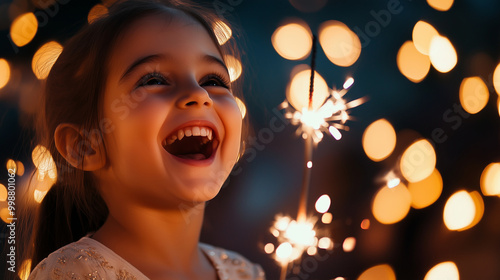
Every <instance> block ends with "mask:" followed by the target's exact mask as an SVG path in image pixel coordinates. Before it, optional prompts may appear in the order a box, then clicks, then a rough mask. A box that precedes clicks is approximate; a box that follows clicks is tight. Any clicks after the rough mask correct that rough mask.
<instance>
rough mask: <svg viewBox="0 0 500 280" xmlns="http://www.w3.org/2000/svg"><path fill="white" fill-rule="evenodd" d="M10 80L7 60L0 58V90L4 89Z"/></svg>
mask: <svg viewBox="0 0 500 280" xmlns="http://www.w3.org/2000/svg"><path fill="white" fill-rule="evenodd" d="M9 80H10V65H9V63H8V62H7V60H5V59H3V58H0V89H2V88H3V87H5V85H7V83H8V82H9Z"/></svg>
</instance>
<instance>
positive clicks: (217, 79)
mask: <svg viewBox="0 0 500 280" xmlns="http://www.w3.org/2000/svg"><path fill="white" fill-rule="evenodd" d="M229 84H230V83H229V81H228V80H227V79H226V78H224V77H223V76H221V75H217V74H210V75H208V76H205V77H204V78H203V79H202V80H201V81H200V86H202V87H223V88H227V89H229V87H230V86H229Z"/></svg>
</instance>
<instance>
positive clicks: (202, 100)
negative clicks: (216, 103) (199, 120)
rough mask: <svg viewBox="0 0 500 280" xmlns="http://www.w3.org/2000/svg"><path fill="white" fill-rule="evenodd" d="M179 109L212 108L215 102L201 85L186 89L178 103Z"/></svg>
mask: <svg viewBox="0 0 500 280" xmlns="http://www.w3.org/2000/svg"><path fill="white" fill-rule="evenodd" d="M176 105H177V107H178V108H181V109H187V108H190V107H193V108H194V107H212V105H213V100H212V98H210V95H209V94H208V92H207V91H206V90H205V89H204V88H203V87H200V86H199V85H197V84H196V85H194V86H191V87H190V88H189V89H186V90H185V91H184V92H183V93H182V94H181V97H179V99H178V100H177V102H176Z"/></svg>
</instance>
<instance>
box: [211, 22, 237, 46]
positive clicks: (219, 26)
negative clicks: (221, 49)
mask: <svg viewBox="0 0 500 280" xmlns="http://www.w3.org/2000/svg"><path fill="white" fill-rule="evenodd" d="M213 28H214V33H215V36H216V37H217V41H218V42H219V45H221V46H222V45H224V44H225V43H226V42H227V41H228V40H229V39H230V38H231V36H232V35H233V31H232V30H231V28H229V26H227V24H226V23H225V22H223V21H221V20H217V21H216V22H215V24H214V26H213Z"/></svg>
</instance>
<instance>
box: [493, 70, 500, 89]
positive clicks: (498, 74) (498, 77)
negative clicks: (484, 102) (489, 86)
mask: <svg viewBox="0 0 500 280" xmlns="http://www.w3.org/2000/svg"><path fill="white" fill-rule="evenodd" d="M493 86H494V87H495V90H496V92H497V94H500V63H499V64H498V65H497V67H496V68H495V72H493Z"/></svg>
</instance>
